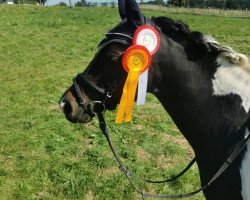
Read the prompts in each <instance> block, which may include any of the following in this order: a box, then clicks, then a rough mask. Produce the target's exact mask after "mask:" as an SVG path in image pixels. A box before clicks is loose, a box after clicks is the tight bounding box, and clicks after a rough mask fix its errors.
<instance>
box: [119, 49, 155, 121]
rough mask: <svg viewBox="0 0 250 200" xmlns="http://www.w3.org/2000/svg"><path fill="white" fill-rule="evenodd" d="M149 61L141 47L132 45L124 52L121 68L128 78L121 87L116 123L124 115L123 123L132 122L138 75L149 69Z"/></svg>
mask: <svg viewBox="0 0 250 200" xmlns="http://www.w3.org/2000/svg"><path fill="white" fill-rule="evenodd" d="M151 59H152V58H151V54H150V52H149V51H148V49H147V48H146V47H144V46H141V45H134V46H132V47H129V48H128V49H127V50H126V51H125V53H124V55H123V58H122V66H123V68H124V69H125V70H126V71H127V72H128V76H127V79H126V82H125V84H124V87H123V93H122V97H121V101H120V104H119V108H118V112H117V115H116V120H115V122H116V123H122V122H123V118H124V115H125V122H129V121H131V120H132V111H133V105H134V99H135V93H136V88H137V84H138V80H139V75H140V73H143V72H144V71H146V70H147V69H148V68H149V66H150V64H151Z"/></svg>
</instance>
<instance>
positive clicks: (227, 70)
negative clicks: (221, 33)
mask: <svg viewBox="0 0 250 200" xmlns="http://www.w3.org/2000/svg"><path fill="white" fill-rule="evenodd" d="M217 62H218V64H219V67H218V68H217V70H216V72H215V74H214V78H213V80H212V83H213V90H214V92H213V94H214V95H216V96H226V95H230V94H236V95H239V96H240V98H241V100H242V103H241V105H242V106H243V107H244V109H245V111H246V112H247V113H248V112H249V110H250V73H249V71H248V70H246V68H248V66H240V65H237V64H233V63H231V62H230V61H228V60H227V59H225V58H223V57H218V59H217Z"/></svg>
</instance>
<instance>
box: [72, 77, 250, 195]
mask: <svg viewBox="0 0 250 200" xmlns="http://www.w3.org/2000/svg"><path fill="white" fill-rule="evenodd" d="M119 81H121V80H119V79H116V81H114V83H113V84H111V86H110V87H109V89H108V90H106V91H104V90H103V89H102V88H99V87H98V86H96V85H95V84H94V83H92V82H90V81H89V80H88V79H86V78H85V77H84V74H78V75H77V77H76V78H75V79H73V85H74V87H75V90H76V94H77V97H78V100H79V102H80V106H82V107H83V108H84V109H85V110H86V111H88V112H90V114H91V115H93V116H94V115H97V116H98V120H99V127H100V129H101V130H102V133H103V134H104V136H105V138H106V139H107V142H108V144H109V147H110V149H111V151H112V153H113V155H114V157H115V159H116V161H117V163H118V164H119V168H120V170H121V171H122V172H123V173H124V174H125V176H126V178H127V179H128V180H129V182H130V184H131V185H132V187H133V188H134V189H135V190H136V191H137V192H138V193H140V194H141V196H142V199H145V198H146V197H153V198H160V199H180V198H187V197H192V196H194V195H196V194H198V193H200V192H201V191H203V190H205V189H206V188H207V187H209V186H210V185H211V184H212V183H213V182H214V181H215V180H217V179H218V178H219V177H220V176H221V174H222V173H223V172H225V171H226V170H227V169H228V167H230V166H231V164H232V163H233V161H234V160H235V159H236V158H237V156H238V155H239V154H240V152H241V151H242V150H243V148H244V147H245V146H246V144H247V142H248V140H249V139H250V132H248V133H247V134H246V135H245V136H244V138H243V139H242V140H240V141H239V142H238V143H237V144H236V145H235V147H234V150H233V151H232V153H231V154H230V155H229V156H228V157H227V159H226V161H225V162H224V163H223V164H222V166H221V167H220V168H219V170H218V171H217V172H216V173H215V175H214V176H213V177H212V178H211V179H210V180H209V181H208V182H207V184H206V185H204V186H203V187H201V188H200V189H198V190H195V191H193V192H190V193H185V194H178V195H157V194H151V193H147V192H145V191H144V190H143V189H141V188H140V187H138V186H137V185H136V184H135V183H134V181H133V178H135V179H137V180H138V181H140V182H148V183H166V182H171V181H174V180H176V179H178V178H179V177H181V176H182V175H183V174H184V173H185V172H187V171H188V170H189V169H190V167H191V166H192V165H193V164H194V163H195V158H194V159H193V160H192V161H191V162H190V163H189V164H188V166H187V167H186V168H185V169H184V170H183V171H182V172H180V173H179V174H178V175H176V176H174V177H173V178H171V179H168V180H165V181H151V180H147V179H142V178H140V177H139V176H137V175H135V174H134V173H132V172H130V171H129V170H128V168H127V167H126V166H125V165H124V164H123V162H122V161H121V159H120V157H119V155H118V153H117V151H116V149H115V147H114V145H113V142H112V140H111V137H110V134H109V132H108V129H107V125H106V122H105V119H104V116H103V112H104V111H105V109H106V108H105V102H106V101H107V100H108V99H110V98H111V97H112V94H113V92H114V91H115V89H116V88H117V86H118V82H119ZM78 83H81V85H84V86H86V87H88V88H89V89H91V90H93V91H95V92H97V93H101V94H102V96H103V100H102V101H91V102H90V103H89V104H86V102H85V100H84V99H83V96H82V94H81V89H80V87H79V85H78Z"/></svg>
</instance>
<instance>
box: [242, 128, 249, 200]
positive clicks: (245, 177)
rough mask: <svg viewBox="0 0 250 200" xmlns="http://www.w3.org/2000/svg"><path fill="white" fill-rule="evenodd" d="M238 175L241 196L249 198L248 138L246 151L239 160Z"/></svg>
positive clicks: (246, 199)
mask: <svg viewBox="0 0 250 200" xmlns="http://www.w3.org/2000/svg"><path fill="white" fill-rule="evenodd" d="M246 132H247V133H249V131H248V129H246ZM240 175H241V187H242V191H241V194H242V197H243V199H244V200H250V140H249V141H248V143H247V151H246V153H245V155H244V157H243V159H242V162H241V168H240Z"/></svg>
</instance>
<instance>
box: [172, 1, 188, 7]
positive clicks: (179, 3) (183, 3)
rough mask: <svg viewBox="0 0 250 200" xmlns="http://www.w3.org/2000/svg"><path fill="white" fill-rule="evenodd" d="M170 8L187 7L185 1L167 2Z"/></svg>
mask: <svg viewBox="0 0 250 200" xmlns="http://www.w3.org/2000/svg"><path fill="white" fill-rule="evenodd" d="M169 4H170V5H171V6H178V7H183V6H186V5H187V0H169Z"/></svg>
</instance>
